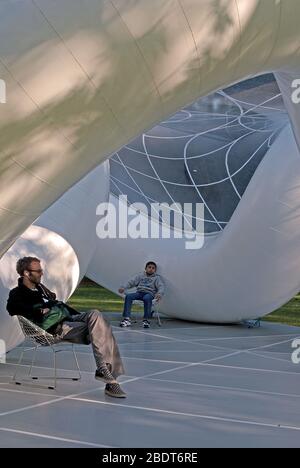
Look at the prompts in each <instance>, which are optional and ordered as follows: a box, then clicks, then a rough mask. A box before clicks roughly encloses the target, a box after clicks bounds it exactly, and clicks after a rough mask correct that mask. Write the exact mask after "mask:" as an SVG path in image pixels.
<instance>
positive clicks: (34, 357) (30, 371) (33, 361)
mask: <svg viewBox="0 0 300 468" xmlns="http://www.w3.org/2000/svg"><path fill="white" fill-rule="evenodd" d="M37 349H38V347H37V346H36V347H35V348H34V351H33V357H32V361H31V366H30V368H29V371H28V375H29V377H31V378H32V379H34V377H32V369H33V367H34V364H35V359H36V352H37Z"/></svg>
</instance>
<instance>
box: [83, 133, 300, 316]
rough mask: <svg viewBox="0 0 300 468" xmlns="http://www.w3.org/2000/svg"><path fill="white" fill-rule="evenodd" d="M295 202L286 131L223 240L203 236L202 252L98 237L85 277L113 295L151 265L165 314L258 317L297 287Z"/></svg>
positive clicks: (294, 151) (297, 174) (293, 159)
mask: <svg viewBox="0 0 300 468" xmlns="http://www.w3.org/2000/svg"><path fill="white" fill-rule="evenodd" d="M299 199H300V157H299V151H298V148H297V145H296V143H295V139H294V136H293V133H292V130H291V128H290V127H287V128H286V129H285V130H283V132H282V133H281V135H280V136H279V137H278V139H277V140H276V143H275V144H273V145H272V147H271V148H270V150H269V152H268V153H267V154H266V156H265V158H264V160H263V161H262V163H261V164H260V166H259V167H258V169H257V171H256V173H255V174H254V176H253V178H252V180H251V182H250V184H249V186H248V188H247V190H246V192H245V194H244V196H243V198H242V200H241V202H240V204H239V205H238V207H237V209H236V211H235V213H234V215H233V217H232V219H231V221H230V223H229V225H228V226H227V228H226V229H225V230H224V232H223V233H222V234H221V235H218V236H216V237H208V238H206V239H205V243H204V247H203V248H202V249H200V250H186V245H185V242H184V240H183V239H182V240H179V239H176V240H175V239H167V240H161V239H160V240H153V239H147V240H142V239H139V240H132V239H126V240H125V239H123V240H122V239H119V240H110V239H107V240H103V241H101V243H99V248H98V251H97V253H96V255H95V256H94V258H93V261H92V262H91V265H90V266H89V268H88V271H87V275H88V276H89V277H90V278H91V279H93V280H94V281H96V282H98V283H100V284H103V285H104V286H106V287H107V288H109V289H111V290H113V291H115V292H117V290H118V288H119V286H120V284H122V283H123V282H124V280H126V279H127V278H128V277H130V276H131V275H133V274H135V273H136V272H138V271H141V270H142V269H143V267H144V264H145V262H146V261H147V260H154V261H157V263H158V264H159V272H160V273H161V274H162V275H163V276H164V277H165V278H166V279H167V295H166V297H165V299H164V302H163V306H162V309H163V312H164V313H165V314H167V315H169V316H171V317H176V318H181V319H188V320H193V321H199V322H215V323H226V322H228V323H230V322H236V321H240V320H243V319H251V318H253V319H254V318H257V316H264V315H266V314H268V313H270V312H271V311H273V310H275V309H276V308H278V307H280V306H281V305H282V304H284V303H285V302H287V301H288V300H289V299H290V298H291V297H292V296H293V295H294V294H295V293H296V292H297V291H298V290H299V287H300V262H299V261H298V260H297V259H298V256H297V252H298V250H299V245H300V206H299ZM112 201H114V202H115V204H116V207H117V206H118V204H117V203H116V198H114V197H112ZM149 228H150V227H149ZM100 265H101V267H100Z"/></svg>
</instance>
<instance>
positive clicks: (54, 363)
mask: <svg viewBox="0 0 300 468" xmlns="http://www.w3.org/2000/svg"><path fill="white" fill-rule="evenodd" d="M51 349H52V351H53V367H54V386H53V387H52V386H49V387H48V388H49V390H55V389H56V383H57V369H56V351H55V349H53V348H52V346H51Z"/></svg>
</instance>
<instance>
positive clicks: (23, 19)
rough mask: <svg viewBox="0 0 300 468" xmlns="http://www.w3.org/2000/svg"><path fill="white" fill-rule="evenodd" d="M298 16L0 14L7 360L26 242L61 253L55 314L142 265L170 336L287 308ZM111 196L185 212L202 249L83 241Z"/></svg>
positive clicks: (259, 10)
mask: <svg viewBox="0 0 300 468" xmlns="http://www.w3.org/2000/svg"><path fill="white" fill-rule="evenodd" d="M299 16H300V4H299V2H298V0H289V1H280V0H279V1H278V0H264V1H260V0H215V1H212V0H201V2H199V1H198V0H153V1H151V2H149V1H148V0H128V1H126V2H124V1H123V0H112V1H110V2H106V1H98V0H97V1H96V0H87V1H86V2H82V1H81V0H61V1H60V2H56V1H52V0H32V1H31V0H30V1H29V0H25V1H23V2H15V1H13V0H8V1H6V2H2V3H1V5H0V18H1V19H0V80H1V81H0V83H2V84H3V86H1V90H0V92H1V95H0V130H1V133H0V168H1V174H0V178H1V183H0V193H1V197H0V198H1V202H0V216H1V223H0V239H1V244H0V246H1V249H0V253H1V255H2V260H1V265H0V268H1V285H2V286H1V287H2V294H1V312H0V321H1V335H0V337H1V338H3V339H5V340H7V341H8V338H9V343H10V344H9V346H10V347H11V346H13V345H14V344H15V343H17V342H18V340H19V330H18V329H17V327H16V326H15V324H14V322H13V321H11V320H10V318H9V317H8V316H7V312H6V310H5V300H6V297H7V293H8V289H9V287H11V283H12V282H13V281H14V279H16V278H15V276H14V275H15V273H14V264H13V263H14V261H13V259H14V258H15V257H16V256H18V254H19V252H20V253H22V252H23V251H24V242H25V246H26V239H28V242H29V244H28V250H30V252H32V251H33V250H34V245H33V244H32V242H33V241H32V235H31V236H30V235H29V234H28V232H27V231H26V230H27V229H39V233H43V232H44V231H43V230H47V233H48V234H47V235H48V237H49V238H51V236H52V238H53V236H59V238H60V239H61V240H60V242H58V244H57V245H61V246H63V242H66V243H67V244H66V245H67V246H68V247H66V245H65V247H63V250H64V251H65V252H69V257H68V259H69V260H68V261H69V262H70V263H69V265H70V268H69V270H68V272H66V274H63V278H62V285H63V286H61V287H63V292H62V296H63V298H64V299H65V298H67V297H68V295H69V294H70V293H71V292H72V290H73V289H74V287H75V286H76V284H77V282H78V280H79V279H80V278H81V277H82V276H83V275H85V274H87V275H88V276H89V277H91V278H92V279H94V280H96V281H97V282H99V283H101V284H103V285H105V286H106V287H108V288H110V289H111V290H113V291H117V289H118V286H119V284H120V283H121V282H122V281H123V279H124V276H125V277H126V276H129V275H130V274H132V273H135V272H136V271H139V270H140V269H141V268H142V266H143V264H144V262H145V260H148V259H156V260H157V261H158V263H159V269H160V272H161V273H162V274H163V275H164V277H165V278H166V279H167V286H168V294H167V295H166V298H165V300H164V310H163V312H164V313H165V314H167V315H169V316H172V317H176V318H181V319H187V320H193V321H202V322H215V323H231V322H236V321H240V320H242V319H250V318H256V317H257V316H264V315H266V314H268V313H270V312H272V311H273V310H274V309H276V308H277V307H279V306H280V305H282V304H283V303H284V302H286V301H287V300H289V299H290V298H291V297H292V296H293V295H294V294H295V293H296V292H297V291H298V290H299V286H300V262H299V261H298V249H299V247H300V230H299V227H300V226H299V215H298V213H299V195H300V193H299V187H300V184H299V178H300V159H299V148H300V146H299V145H300V107H299V106H300V104H299V101H300V99H299V95H300V93H299V92H298V88H299V79H300V36H299V25H298V18H299ZM109 157H110V171H109V167H108V163H104V161H106V160H107V159H108V158H109ZM101 163H104V165H101ZM109 182H110V189H109ZM119 195H127V197H128V200H129V201H130V203H137V202H141V201H142V202H143V203H146V204H147V203H150V202H151V201H153V200H154V201H159V202H167V203H169V202H171V201H172V200H173V201H174V200H175V201H176V202H182V203H185V202H193V203H194V202H197V201H199V200H200V201H201V202H202V203H203V204H204V233H205V236H204V237H205V242H204V245H203V247H202V248H201V249H199V250H197V251H192V250H191V251H188V250H187V249H186V248H185V243H184V241H182V242H180V241H176V242H175V241H173V240H169V241H168V242H158V241H157V240H154V239H141V240H139V241H137V240H134V239H117V240H112V239H110V240H105V241H104V240H103V241H100V240H99V239H98V238H97V236H96V227H95V226H96V222H97V220H96V216H95V213H96V207H97V205H98V204H99V203H101V202H103V201H108V200H109V199H110V200H111V201H112V202H113V203H115V204H116V206H117V197H119ZM65 197H66V198H65ZM146 215H147V214H146V213H145V216H146ZM78 216H80V217H81V219H82V220H84V222H83V221H82V222H80V223H78ZM82 217H83V218H82ZM147 219H148V218H147ZM194 221H195V220H194ZM34 222H35V226H34V227H31V228H30V226H31V225H32V223H34ZM26 232H27V234H26ZM34 232H35V233H36V232H37V231H34ZM39 235H40V234H39ZM28 236H29V237H28ZM42 237H43V236H42ZM46 237H47V236H46ZM46 237H43V238H44V239H45V238H46ZM38 239H39V240H38ZM50 244H51V243H50ZM40 247H41V241H40V238H39V236H38V235H37V250H38V249H39V248H40ZM8 249H12V250H9V251H8ZM12 252H13V253H12ZM54 253H55V252H54V251H53V252H50V251H49V250H48V251H46V252H44V257H43V258H44V261H45V262H48V260H49V261H50V257H51V258H52V255H53V254H54ZM8 265H9V267H8ZM114 265H118V268H114V267H113V266H114ZM2 266H3V267H2ZM8 270H9V273H7V272H8ZM4 272H6V273H4ZM47 280H48V281H49V282H50V284H49V286H50V287H51V286H53V287H55V281H57V279H55V278H53V279H52V280H51V277H50V275H49V278H47ZM51 281H53V285H51Z"/></svg>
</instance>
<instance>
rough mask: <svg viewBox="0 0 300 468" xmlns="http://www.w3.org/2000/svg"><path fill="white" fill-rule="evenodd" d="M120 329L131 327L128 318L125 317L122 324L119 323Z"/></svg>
mask: <svg viewBox="0 0 300 468" xmlns="http://www.w3.org/2000/svg"><path fill="white" fill-rule="evenodd" d="M120 327H122V328H126V327H131V320H130V318H129V317H128V318H127V317H126V318H124V319H123V320H122V322H121V323H120Z"/></svg>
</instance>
